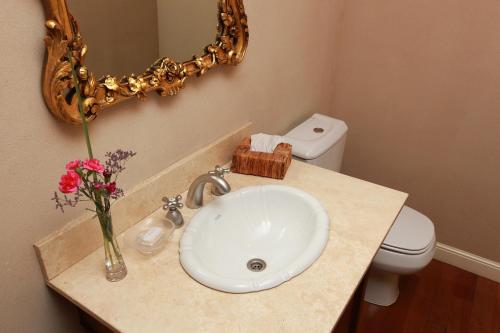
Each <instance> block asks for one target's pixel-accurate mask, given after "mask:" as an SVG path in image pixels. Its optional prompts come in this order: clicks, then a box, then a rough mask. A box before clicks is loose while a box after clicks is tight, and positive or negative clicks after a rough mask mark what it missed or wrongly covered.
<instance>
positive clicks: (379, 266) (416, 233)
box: [364, 206, 436, 306]
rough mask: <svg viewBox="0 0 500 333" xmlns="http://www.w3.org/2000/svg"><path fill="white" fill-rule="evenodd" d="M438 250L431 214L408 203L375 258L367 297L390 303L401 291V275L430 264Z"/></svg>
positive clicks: (370, 271)
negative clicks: (415, 208) (409, 205)
mask: <svg viewBox="0 0 500 333" xmlns="http://www.w3.org/2000/svg"><path fill="white" fill-rule="evenodd" d="M435 250H436V235H435V232H434V225H433V223H432V222H431V220H429V218H428V217H427V216H425V215H423V214H421V213H419V212H417V211H416V210H414V209H412V208H410V207H407V206H404V207H403V208H402V209H401V212H400V213H399V215H398V217H397V218H396V221H395V222H394V225H393V226H392V228H391V229H390V231H389V234H388V235H387V237H386V238H385V239H384V241H383V243H382V246H381V247H380V249H379V250H378V252H377V254H376V255H375V258H374V259H373V261H372V266H371V268H370V270H369V272H368V279H367V282H366V288H365V296H364V299H365V301H367V302H369V303H372V304H377V305H382V306H388V305H391V304H393V303H394V302H396V300H397V298H398V295H399V275H401V274H413V273H415V272H417V271H419V270H421V269H422V268H424V267H425V266H427V264H429V262H430V261H431V260H432V258H433V257H434V252H435Z"/></svg>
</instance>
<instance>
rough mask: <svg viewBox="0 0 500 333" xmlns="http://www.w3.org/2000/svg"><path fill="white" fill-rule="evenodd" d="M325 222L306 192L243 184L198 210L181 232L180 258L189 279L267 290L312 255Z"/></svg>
mask: <svg viewBox="0 0 500 333" xmlns="http://www.w3.org/2000/svg"><path fill="white" fill-rule="evenodd" d="M329 225H330V221H329V218H328V215H327V214H326V211H325V209H324V208H323V206H322V205H321V204H320V203H319V201H318V200H317V199H316V198H314V197H313V196H311V195H310V194H307V193H305V192H303V191H301V190H298V189H295V188H292V187H287V186H280V185H266V186H252V187H246V188H243V189H240V190H238V191H235V192H231V193H229V194H226V195H224V196H222V197H220V198H217V199H216V200H214V201H212V202H211V203H209V204H208V205H206V206H204V207H203V208H201V209H200V211H199V212H198V213H197V214H196V215H195V216H194V217H193V218H192V219H191V222H190V223H189V225H188V226H187V228H186V231H185V232H184V235H183V236H182V239H181V243H180V260H181V264H182V266H183V267H184V269H185V271H186V272H187V273H188V274H189V275H190V276H191V277H192V278H193V279H195V280H197V281H198V282H200V283H202V284H204V285H205V286H207V287H210V288H213V289H217V290H221V291H226V292H231V293H246V292H252V291H259V290H264V289H269V288H273V287H276V286H278V285H280V284H281V283H283V282H285V281H288V280H289V279H291V278H293V277H294V276H297V275H298V274H300V273H302V272H303V271H305V270H306V269H307V268H308V267H309V266H310V265H311V264H312V263H313V262H314V261H315V260H316V259H318V257H319V256H320V255H321V252H322V251H323V249H324V247H325V246H326V243H327V241H328V230H329ZM253 259H257V260H254V261H251V260H253ZM250 261H251V262H250ZM249 262H250V264H249ZM263 262H264V263H265V264H264V263H263ZM247 264H249V265H250V267H248V266H247ZM264 265H265V266H266V267H265V268H263V266H264ZM262 268H263V269H262Z"/></svg>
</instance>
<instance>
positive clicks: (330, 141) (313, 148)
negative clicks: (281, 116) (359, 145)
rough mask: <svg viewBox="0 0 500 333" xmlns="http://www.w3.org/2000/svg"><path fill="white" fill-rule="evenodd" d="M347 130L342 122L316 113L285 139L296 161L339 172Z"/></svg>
mask: <svg viewBox="0 0 500 333" xmlns="http://www.w3.org/2000/svg"><path fill="white" fill-rule="evenodd" d="M347 129H348V128H347V125H346V123H345V122H343V121H342V120H338V119H335V118H331V117H328V116H325V115H322V114H319V113H315V114H314V115H312V116H311V118H309V119H307V120H306V121H304V122H303V123H302V124H300V125H299V126H297V127H295V128H294V129H293V130H291V131H290V132H288V133H287V134H286V135H285V136H284V137H285V141H286V142H288V143H289V144H291V145H292V154H293V155H294V158H295V159H297V160H301V161H304V162H307V163H311V164H314V165H317V166H320V167H323V168H326V169H330V170H334V171H337V172H339V171H340V167H341V165H342V157H343V155H344V147H345V141H346V136H347Z"/></svg>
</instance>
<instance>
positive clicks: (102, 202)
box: [52, 50, 136, 282]
mask: <svg viewBox="0 0 500 333" xmlns="http://www.w3.org/2000/svg"><path fill="white" fill-rule="evenodd" d="M67 60H68V62H69V64H70V65H71V77H72V85H73V88H74V89H75V93H76V94H75V95H76V97H77V98H78V110H79V112H80V117H81V119H82V127H83V132H84V136H85V140H86V145H87V151H88V158H87V159H85V160H83V161H82V160H74V161H70V162H68V163H67V164H66V173H65V174H64V175H62V176H61V180H60V182H59V191H60V192H61V193H62V194H63V196H60V195H59V194H58V193H57V192H54V197H53V198H52V200H54V201H55V204H56V208H57V209H60V210H61V211H62V212H64V207H68V206H69V207H75V206H76V205H77V204H78V203H79V202H80V201H89V202H92V203H93V207H94V208H95V209H90V208H87V209H88V210H90V211H93V212H95V214H96V215H97V218H98V220H99V224H100V226H101V230H102V235H103V239H104V252H105V260H104V266H105V269H106V278H107V279H108V280H109V281H112V282H114V281H119V280H121V279H123V278H124V277H125V276H126V275H127V267H126V266H125V262H124V261H123V257H122V255H121V252H120V248H119V247H118V242H117V241H116V238H115V235H114V233H113V223H112V218H111V200H113V199H118V198H119V197H121V196H123V190H121V189H120V188H118V187H117V186H116V180H117V177H118V175H119V174H120V173H121V172H122V171H123V170H125V166H124V164H125V162H126V161H127V160H128V159H129V158H130V157H133V156H134V155H136V153H135V152H133V151H131V150H121V149H119V150H117V151H116V152H109V153H106V155H105V156H106V158H107V160H106V161H105V162H104V165H103V164H101V162H100V161H99V160H98V159H95V158H94V157H93V152H92V145H91V143H90V136H89V131H88V125H87V121H86V117H85V114H84V107H83V101H82V96H81V92H80V85H79V84H80V83H79V81H78V76H77V74H76V73H77V69H76V68H75V66H76V65H75V64H74V62H73V57H72V55H71V51H70V50H68V54H67Z"/></svg>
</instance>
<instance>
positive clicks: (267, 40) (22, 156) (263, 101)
mask: <svg viewBox="0 0 500 333" xmlns="http://www.w3.org/2000/svg"><path fill="white" fill-rule="evenodd" d="M340 1H341V0H339V1H333V2H332V1H330V0H314V1H307V2H306V1H303V2H287V1H265V0H252V1H246V8H247V13H248V16H249V23H250V33H251V40H250V47H249V49H248V54H247V58H246V59H245V62H244V63H243V64H241V65H240V66H239V67H237V68H228V69H216V70H214V71H213V72H210V73H208V74H207V75H206V76H205V77H204V78H203V79H192V80H189V81H188V82H187V85H186V88H185V89H184V90H183V91H182V92H181V93H180V94H179V95H178V96H176V97H175V98H162V99H161V98H159V97H157V96H156V95H155V94H152V95H151V96H150V97H149V98H148V99H147V100H146V101H145V102H142V103H139V102H136V101H132V102H130V103H125V104H123V105H120V106H118V107H115V108H114V109H112V110H111V111H109V112H107V113H105V114H104V115H102V116H101V117H100V118H99V119H98V120H97V121H95V122H93V123H92V124H91V126H90V127H91V134H92V138H93V141H94V147H95V151H96V152H98V154H99V155H101V156H102V154H103V153H104V152H105V151H106V150H111V149H115V148H118V147H124V148H132V149H134V150H136V151H138V152H139V154H138V155H137V157H136V158H135V160H133V161H131V162H130V163H129V165H128V168H127V172H126V174H124V175H123V176H122V178H121V181H122V185H123V186H124V187H125V188H130V187H131V186H133V185H135V184H137V183H139V182H140V181H141V180H142V179H144V178H146V177H150V176H151V175H154V174H155V173H157V172H158V171H160V170H162V169H164V168H165V167H167V166H168V165H170V164H172V163H173V162H174V161H176V160H178V159H180V158H181V157H183V156H186V155H187V154H189V153H191V152H193V151H195V150H196V149H198V148H200V147H203V146H204V145H206V144H207V143H209V142H211V141H213V140H215V139H216V138H218V137H220V136H222V135H224V134H225V133H227V132H229V131H232V130H234V129H236V128H238V127H240V126H241V125H243V124H245V123H246V122H247V121H249V120H252V121H254V123H255V125H256V127H257V129H258V130H263V131H268V132H273V133H279V132H283V131H285V130H287V129H289V128H290V127H291V126H293V125H295V124H297V123H299V122H300V121H302V120H303V119H305V118H306V117H308V116H309V115H310V114H311V113H313V112H316V111H320V112H326V111H325V110H326V109H327V104H328V101H329V98H330V91H329V90H330V89H331V87H332V84H333V80H332V77H333V75H332V72H333V69H334V62H333V48H332V45H333V39H334V33H333V32H334V31H335V27H334V25H335V24H336V23H337V18H336V16H335V15H337V14H338V10H337V9H336V8H335V9H334V8H333V7H334V6H337V5H338V4H339V2H340ZM0 22H2V28H1V29H0V42H1V45H2V53H1V55H0V73H2V79H1V80H0V103H1V106H2V112H1V113H0V124H1V126H2V130H1V131H0V140H1V141H0V142H1V145H0V153H1V156H2V157H1V159H0V174H1V184H2V189H1V191H0V202H1V209H2V213H1V216H2V223H1V224H0V285H1V289H0V292H1V295H0V332H12V333H14V332H16V333H17V332H22V333H31V332H34V333H35V332H36V333H43V332H47V333H56V332H64V333H66V332H77V331H78V330H77V326H78V325H77V320H76V318H75V317H74V313H73V311H72V310H71V307H68V306H67V305H66V303H65V302H61V301H60V300H59V298H58V297H56V296H54V295H53V293H51V292H50V291H49V290H48V289H47V288H46V287H45V285H44V283H43V280H42V275H41V273H40V270H39V267H38V263H37V262H36V258H35V254H34V251H33V249H32V247H31V246H32V243H33V242H34V241H36V240H38V239H40V238H42V237H43V236H45V235H47V234H49V233H50V232H52V231H54V230H56V229H58V228H61V227H62V226H63V225H64V224H65V223H66V222H68V221H69V220H70V219H72V218H73V217H75V216H77V215H78V214H79V213H80V212H81V211H82V209H83V207H79V208H77V209H74V210H70V211H68V212H67V213H66V214H65V215H62V214H60V213H59V212H57V211H55V210H54V208H53V204H52V202H51V201H50V196H51V191H53V190H54V189H55V188H56V185H57V181H58V177H59V175H60V173H62V172H63V167H64V163H65V162H66V161H67V160H69V159H72V158H77V157H83V156H84V155H85V146H84V141H83V138H82V135H81V130H80V128H79V127H73V126H70V125H67V124H65V123H62V122H59V121H56V120H55V119H54V118H53V117H52V116H51V115H50V114H49V112H48V111H47V110H46V108H45V105H44V103H43V100H42V95H41V85H40V82H41V72H42V71H41V65H42V61H43V57H44V47H43V42H42V39H43V36H44V29H43V23H44V15H43V11H42V5H41V1H38V0H25V1H18V0H4V1H3V2H2V11H0ZM90 51H91V52H92V49H91V50H90ZM318 69H320V70H318ZM158 199H160V198H158Z"/></svg>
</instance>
